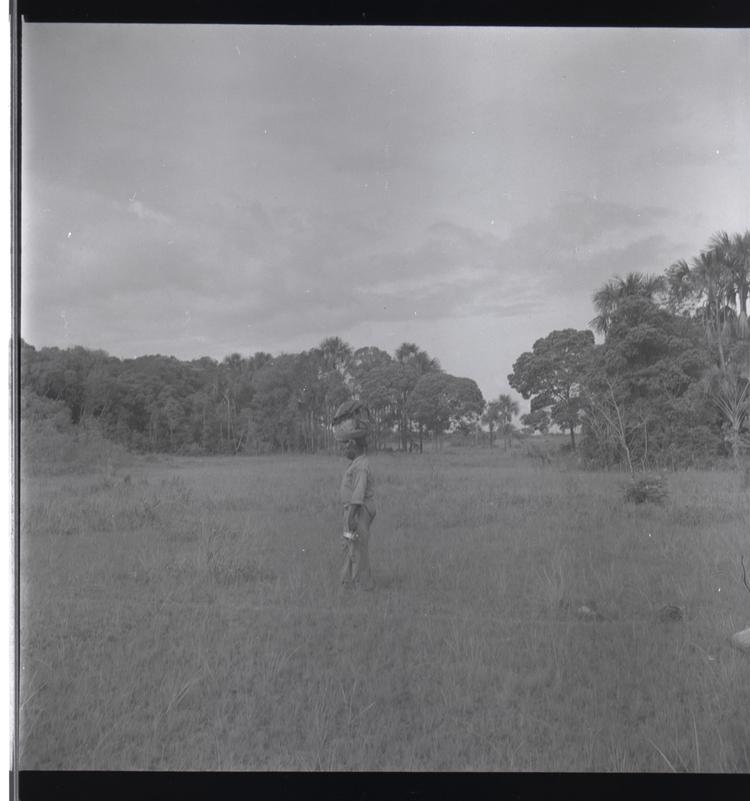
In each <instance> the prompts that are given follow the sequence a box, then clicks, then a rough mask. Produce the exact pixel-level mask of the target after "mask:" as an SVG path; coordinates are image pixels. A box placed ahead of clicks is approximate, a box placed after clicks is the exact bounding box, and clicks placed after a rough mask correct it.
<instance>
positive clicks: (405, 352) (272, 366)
mask: <svg viewBox="0 0 750 801" xmlns="http://www.w3.org/2000/svg"><path fill="white" fill-rule="evenodd" d="M21 365H22V368H21V391H22V425H23V424H24V421H25V422H26V424H32V423H33V422H39V420H40V419H42V418H43V419H48V420H49V419H52V420H54V421H55V424H56V425H58V426H66V425H79V424H81V423H84V424H87V423H91V422H95V423H96V425H97V426H98V427H99V428H100V430H101V431H102V433H103V434H104V435H105V436H106V437H107V438H109V439H111V440H113V441H115V442H119V443H121V444H123V445H125V446H127V447H128V448H132V449H135V450H139V451H153V452H171V453H186V454H220V453H229V454H238V453H266V452H289V451H297V452H311V453H314V452H318V451H321V450H331V449H333V448H334V442H333V438H332V433H331V422H332V420H333V416H334V413H335V411H336V408H337V407H338V406H339V405H340V404H341V403H342V402H343V401H345V400H348V399H349V398H351V397H357V398H359V399H360V400H362V401H363V402H364V403H365V404H366V405H367V406H368V407H369V410H370V415H371V420H372V433H371V437H370V445H371V447H373V448H375V449H378V448H385V447H396V448H398V449H400V450H410V449H414V448H416V449H419V450H421V449H422V447H423V443H424V438H425V436H431V437H434V438H439V437H440V435H441V434H442V433H443V432H445V431H447V430H449V429H451V430H458V431H464V432H470V431H474V430H476V427H477V422H478V419H479V417H480V415H481V414H482V412H483V411H484V409H485V401H484V398H483V397H482V393H481V391H480V389H479V387H478V386H477V384H476V382H474V381H473V380H472V379H470V378H462V377H457V376H453V375H450V374H448V373H446V372H445V371H444V370H442V369H441V367H440V363H439V362H438V360H437V359H435V358H432V357H431V356H430V355H429V354H428V353H427V352H426V351H424V350H422V349H421V348H419V347H418V346H417V345H416V344H414V343H409V342H406V343H404V344H402V345H401V346H400V347H399V348H398V349H397V350H396V351H395V353H394V354H393V355H391V354H389V353H387V352H386V351H384V350H381V349H380V348H377V347H363V348H359V349H358V350H353V349H352V348H351V346H350V345H349V344H347V343H346V342H344V341H343V340H342V339H340V338H339V337H329V338H327V339H325V340H323V342H321V343H320V345H319V346H318V347H316V348H312V349H311V350H308V351H304V352H302V353H283V354H280V355H278V356H271V355H270V354H268V353H263V352H259V353H255V354H254V355H253V356H250V357H244V356H241V355H240V354H238V353H233V354H230V355H229V356H227V357H225V358H224V359H223V360H222V361H216V360H214V359H211V358H208V357H203V358H200V359H195V360H192V361H180V360H178V359H176V358H174V357H169V356H161V355H156V356H141V357H138V358H134V359H119V358H117V357H113V356H110V355H108V354H107V353H105V352H104V351H100V350H88V349H86V348H83V347H74V348H69V349H64V350H63V349H59V348H55V347H44V348H41V349H39V350H37V349H36V348H34V347H33V346H32V345H30V344H28V343H25V342H22V343H21Z"/></svg>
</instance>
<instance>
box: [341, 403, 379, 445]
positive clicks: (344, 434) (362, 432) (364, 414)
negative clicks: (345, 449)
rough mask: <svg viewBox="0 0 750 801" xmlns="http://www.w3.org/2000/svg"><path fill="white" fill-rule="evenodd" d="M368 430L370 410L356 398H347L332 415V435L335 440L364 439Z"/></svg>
mask: <svg viewBox="0 0 750 801" xmlns="http://www.w3.org/2000/svg"><path fill="white" fill-rule="evenodd" d="M369 432H370V412H369V411H368V409H367V407H366V406H365V405H364V404H363V403H361V402H360V401H358V400H348V401H344V403H342V404H341V406H339V408H338V409H336V414H335V415H334V416H333V436H334V438H335V439H336V441H337V442H346V441H347V440H350V439H356V440H364V439H366V438H367V435H368V434H369Z"/></svg>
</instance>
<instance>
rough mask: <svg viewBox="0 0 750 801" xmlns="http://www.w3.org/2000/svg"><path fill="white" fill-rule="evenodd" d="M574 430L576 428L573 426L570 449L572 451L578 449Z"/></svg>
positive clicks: (571, 428)
mask: <svg viewBox="0 0 750 801" xmlns="http://www.w3.org/2000/svg"><path fill="white" fill-rule="evenodd" d="M574 428H575V426H571V427H570V448H571V450H575V449H576V435H575V433H574V432H573V429H574Z"/></svg>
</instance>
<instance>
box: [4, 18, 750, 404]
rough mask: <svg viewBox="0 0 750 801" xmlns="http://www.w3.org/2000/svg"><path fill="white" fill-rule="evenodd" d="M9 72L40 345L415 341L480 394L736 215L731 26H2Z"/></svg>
mask: <svg viewBox="0 0 750 801" xmlns="http://www.w3.org/2000/svg"><path fill="white" fill-rule="evenodd" d="M22 71H23V82H22V148H21V150H22V159H21V161H22V163H21V175H22V197H21V213H22V257H21V303H20V315H21V317H20V320H21V333H22V336H23V337H24V339H25V340H26V341H27V342H29V343H31V344H32V345H34V346H35V347H37V348H39V347H43V346H52V345H55V346H58V347H70V346H73V345H83V346H85V347H87V348H96V349H103V350H105V351H107V352H108V353H110V354H112V355H114V356H118V357H120V358H126V357H133V356H139V355H145V354H154V353H161V354H165V355H173V356H176V357H177V358H179V359H193V358H198V357H200V356H211V357H213V358H216V359H222V358H223V357H224V356H226V355H228V354H230V353H235V352H236V353H241V354H243V355H251V354H253V353H255V352H257V351H267V352H270V353H273V354H277V353H281V352H287V353H288V352H299V351H302V350H307V349H309V348H312V347H314V346H316V345H318V344H319V343H320V342H321V341H322V340H323V339H324V338H326V337H328V336H339V337H341V338H342V339H344V340H345V341H346V342H348V343H349V344H350V345H351V346H352V347H353V348H355V349H356V348H358V347H363V346H367V345H374V346H377V347H379V348H382V349H384V350H387V351H389V352H390V353H393V351H394V350H395V349H396V348H397V347H398V346H399V345H400V344H401V343H402V342H415V343H417V344H418V345H419V346H420V347H421V348H423V349H425V350H426V351H427V352H428V353H429V354H430V356H433V357H437V358H438V360H439V361H440V363H441V365H442V367H443V368H444V369H445V370H447V371H448V372H450V373H452V374H454V375H457V376H466V377H469V378H473V379H474V380H475V381H476V382H477V383H478V385H479V387H480V389H481V390H482V392H483V394H484V396H485V398H486V399H487V400H489V399H491V398H494V397H496V396H497V395H498V394H499V393H501V392H508V391H509V386H508V383H507V375H508V373H510V372H511V370H512V367H513V362H514V361H515V360H516V359H517V358H518V356H519V355H520V354H521V353H522V352H524V351H527V350H531V348H532V346H533V344H534V342H535V341H536V340H537V339H539V338H540V337H544V336H546V335H547V334H549V333H550V332H551V331H552V330H555V329H561V328H577V329H583V328H586V327H587V326H588V323H589V322H590V320H591V319H592V318H593V317H594V315H595V311H594V309H593V306H592V302H591V296H592V294H593V292H594V291H595V290H596V289H598V288H599V287H600V286H601V285H602V284H603V283H605V282H606V281H607V280H609V279H610V278H612V277H613V276H615V275H620V276H624V275H625V274H626V273H628V272H630V271H636V270H637V271H641V272H645V273H654V274H659V273H662V272H663V271H664V270H665V269H666V268H667V267H669V265H670V264H672V263H673V262H674V261H676V260H678V259H682V258H684V259H687V260H690V259H691V258H692V257H694V256H696V255H697V254H698V253H699V252H700V250H701V249H703V248H705V247H706V245H707V244H708V241H709V239H710V238H711V236H712V235H713V234H714V233H715V232H717V231H719V230H726V231H728V232H729V233H735V232H741V231H744V230H746V229H748V228H750V144H749V143H750V31H748V30H741V29H734V30H732V29H725V30H718V29H717V30H709V29H706V30H694V29H693V30H690V29H675V30H667V29H626V28H621V29H603V28H586V29H572V28H568V29H565V28H554V29H544V28H435V27H425V28H417V27H414V28H400V27H343V26H342V27H336V26H329V27H323V26H320V27H318V26H310V27H305V26H295V27H285V26H227V25H215V26H210V25H206V26H199V25H166V26H161V25H158V26H157V25H76V24H59V23H58V24H25V25H24V28H23V63H22ZM512 394H513V393H512ZM516 397H517V396H516Z"/></svg>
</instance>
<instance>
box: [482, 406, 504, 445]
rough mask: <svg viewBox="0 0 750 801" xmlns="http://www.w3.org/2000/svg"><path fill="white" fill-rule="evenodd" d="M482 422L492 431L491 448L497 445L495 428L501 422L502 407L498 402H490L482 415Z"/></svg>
mask: <svg viewBox="0 0 750 801" xmlns="http://www.w3.org/2000/svg"><path fill="white" fill-rule="evenodd" d="M482 422H483V423H484V424H485V425H486V426H488V427H489V429H490V448H491V447H492V446H493V445H494V443H495V428H496V427H497V426H498V424H499V422H500V406H499V405H498V402H497V401H490V402H489V403H488V404H487V408H486V409H485V410H484V414H483V415H482Z"/></svg>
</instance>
